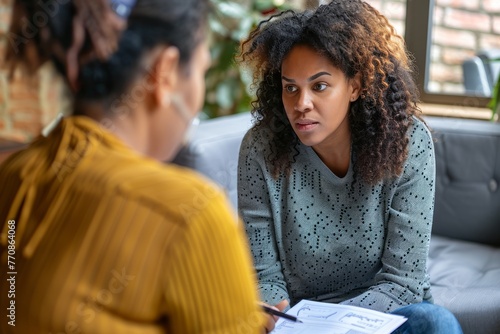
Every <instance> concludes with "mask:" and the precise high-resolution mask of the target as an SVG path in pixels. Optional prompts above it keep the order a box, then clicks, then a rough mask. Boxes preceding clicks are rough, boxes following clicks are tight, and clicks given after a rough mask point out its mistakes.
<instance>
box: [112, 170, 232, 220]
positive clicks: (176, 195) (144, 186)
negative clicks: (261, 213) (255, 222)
mask: <svg viewBox="0 0 500 334" xmlns="http://www.w3.org/2000/svg"><path fill="white" fill-rule="evenodd" d="M117 181H118V182H119V184H117V187H118V190H119V192H120V193H121V194H122V195H125V196H127V197H130V198H135V199H137V200H139V201H141V202H143V203H144V204H151V205H154V207H156V208H158V209H159V210H164V211H168V212H170V211H172V210H175V208H178V207H179V206H196V205H197V206H202V205H205V204H208V203H209V200H214V201H215V200H217V199H220V198H223V196H224V193H223V191H222V190H221V189H220V187H218V186H217V185H216V184H215V183H214V182H212V181H211V180H209V179H208V178H206V177H204V176H203V175H201V174H199V173H198V172H196V171H194V170H191V169H188V168H185V167H182V166H177V165H174V164H171V163H159V162H156V161H149V162H147V163H142V164H138V165H137V166H136V167H135V168H134V172H133V175H130V174H129V175H128V176H127V177H123V178H121V180H117Z"/></svg>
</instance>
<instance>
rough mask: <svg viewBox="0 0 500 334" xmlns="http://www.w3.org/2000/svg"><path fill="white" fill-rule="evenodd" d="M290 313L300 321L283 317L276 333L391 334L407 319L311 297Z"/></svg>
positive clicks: (277, 325) (288, 312) (279, 321)
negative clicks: (318, 300)
mask: <svg viewBox="0 0 500 334" xmlns="http://www.w3.org/2000/svg"><path fill="white" fill-rule="evenodd" d="M286 313H287V314H290V315H293V316H295V317H297V318H298V319H299V320H300V322H293V321H290V320H287V319H284V318H280V319H279V320H278V321H277V322H276V326H275V328H274V330H273V331H272V332H271V333H272V334H306V333H314V334H389V333H392V332H393V331H394V330H395V329H396V328H398V327H399V326H401V324H403V323H404V322H405V321H406V318H405V317H403V316H400V315H396V314H388V313H382V312H379V311H373V310H369V309H365V308H361V307H356V306H349V305H339V304H331V303H324V302H316V301H311V300H307V299H304V300H302V301H300V302H299V303H298V304H296V305H295V306H293V307H292V308H290V309H289V310H288V311H287V312H286Z"/></svg>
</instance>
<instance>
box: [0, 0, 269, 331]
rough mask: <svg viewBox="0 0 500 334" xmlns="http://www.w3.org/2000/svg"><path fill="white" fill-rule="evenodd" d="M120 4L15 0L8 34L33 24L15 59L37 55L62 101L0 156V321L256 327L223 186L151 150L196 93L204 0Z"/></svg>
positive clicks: (181, 120)
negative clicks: (40, 130) (43, 129)
mask: <svg viewBox="0 0 500 334" xmlns="http://www.w3.org/2000/svg"><path fill="white" fill-rule="evenodd" d="M134 2H135V1H125V0H122V1H115V2H113V3H112V5H110V4H109V3H108V2H107V1H104V0H99V1H89V2H87V1H82V0H80V1H78V0H74V1H65V2H62V1H61V2H54V1H34V0H33V1H17V3H16V9H15V13H14V15H15V16H17V17H16V18H14V19H13V22H15V23H14V26H13V27H12V31H11V32H12V33H13V34H18V35H17V36H19V34H21V33H22V31H23V29H22V28H23V27H22V26H21V24H20V23H19V22H23V20H20V18H22V17H23V15H24V17H25V18H26V17H27V18H36V17H41V16H40V15H42V14H44V13H46V14H47V15H45V17H46V18H47V24H46V25H43V26H41V27H40V29H39V31H38V33H37V34H36V36H35V37H34V38H33V40H26V41H27V42H26V43H21V44H18V46H19V50H11V51H19V53H17V54H14V58H16V59H15V60H16V61H17V60H19V61H21V63H22V65H23V66H25V68H26V70H28V71H34V70H35V69H36V68H37V67H38V66H39V65H40V64H41V63H43V62H44V61H45V60H47V59H51V60H52V61H53V62H54V64H55V65H56V67H57V68H58V69H59V70H60V72H61V73H62V74H63V76H64V77H65V78H66V79H67V82H68V84H69V86H70V87H71V88H72V92H73V94H74V115H73V116H71V117H67V118H64V119H63V120H62V121H61V122H60V123H59V124H58V125H57V127H56V128H55V129H54V130H53V131H52V132H51V133H50V134H49V135H48V136H47V138H43V137H41V138H39V139H37V140H35V141H34V142H33V143H32V145H30V147H29V148H27V149H26V150H24V151H21V152H19V153H17V154H15V155H13V156H11V157H10V158H9V159H8V160H7V161H6V162H5V163H4V164H3V165H2V166H0V187H1V189H2V201H1V203H0V228H1V232H2V234H1V240H0V241H1V243H0V245H1V249H0V250H1V256H2V257H1V260H2V261H1V263H2V268H3V269H2V274H1V279H0V281H1V283H0V288H1V297H0V300H1V307H2V309H3V310H6V309H7V313H8V319H7V321H5V318H4V321H2V322H1V325H0V327H1V329H2V330H1V332H2V333H23V334H30V333H142V334H145V333H167V332H168V333H205V332H210V333H231V334H233V333H240V332H244V333H257V332H261V331H262V330H263V321H264V317H263V315H262V314H261V312H260V311H259V308H258V306H257V299H258V297H257V290H256V286H255V282H254V277H253V276H252V275H253V273H252V269H251V260H250V255H249V252H248V250H247V245H246V243H245V241H244V240H245V239H244V237H243V232H242V230H241V226H240V225H238V224H237V217H236V215H235V213H234V212H231V210H230V209H229V205H228V202H227V201H226V198H225V197H224V195H223V193H222V192H221V191H220V190H219V189H217V188H216V187H215V186H214V185H212V184H210V183H209V182H207V181H206V180H204V179H202V178H201V177H200V176H198V175H197V174H195V173H193V172H191V171H188V170H186V169H182V168H179V167H175V166H173V165H168V164H167V165H164V164H162V163H160V162H159V161H165V160H167V161H168V160H169V159H171V158H172V157H173V156H174V155H175V153H176V152H177V150H178V148H179V146H180V145H181V143H182V140H183V136H184V135H185V133H186V132H187V130H188V128H189V126H190V124H191V122H192V120H193V119H194V118H195V117H196V114H197V112H198V110H200V108H201V106H202V103H203V96H204V74H205V71H206V70H207V68H208V66H209V53H208V48H207V44H206V36H205V33H204V31H205V24H206V20H207V12H208V1H206V0H169V1H160V0H142V1H141V0H138V1H137V2H135V4H134ZM49 12H50V13H49ZM16 24H17V25H18V26H17V27H16V26H15V25H16ZM21 37H22V36H21ZM11 56H12V55H11ZM10 60H11V61H12V60H13V58H12V57H10ZM9 255H10V256H11V257H9ZM8 266H9V270H7V268H8ZM228 268H230V270H228ZM11 273H12V274H11ZM10 291H14V293H13V294H11V293H9V292H10ZM9 316H10V317H9Z"/></svg>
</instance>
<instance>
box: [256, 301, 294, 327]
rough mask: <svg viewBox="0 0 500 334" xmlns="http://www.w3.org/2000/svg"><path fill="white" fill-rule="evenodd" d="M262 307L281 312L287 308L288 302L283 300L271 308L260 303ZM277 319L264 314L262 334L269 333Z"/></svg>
mask: <svg viewBox="0 0 500 334" xmlns="http://www.w3.org/2000/svg"><path fill="white" fill-rule="evenodd" d="M261 304H262V305H266V306H268V307H271V308H274V309H276V310H278V311H283V310H284V309H285V308H286V307H287V306H288V300H286V299H283V300H282V301H280V302H279V303H278V304H276V305H274V306H272V305H269V304H266V303H261ZM278 319H279V318H278V317H277V316H274V315H271V314H266V325H265V326H266V327H265V329H264V333H269V332H270V331H272V330H273V329H274V326H275V325H276V321H278Z"/></svg>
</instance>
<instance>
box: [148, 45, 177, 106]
mask: <svg viewBox="0 0 500 334" xmlns="http://www.w3.org/2000/svg"><path fill="white" fill-rule="evenodd" d="M153 56H156V58H155V60H154V63H153V71H152V72H151V76H152V77H153V78H152V79H153V81H154V82H155V85H154V86H153V87H154V92H153V94H152V95H153V97H154V99H155V104H156V105H157V106H166V105H164V104H165V103H166V104H169V103H170V97H171V96H172V94H173V93H174V91H175V90H176V87H177V84H178V82H179V58H180V55H179V49H177V48H176V47H175V46H168V47H166V48H162V49H161V50H160V51H159V52H158V53H157V54H154V55H153Z"/></svg>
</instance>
